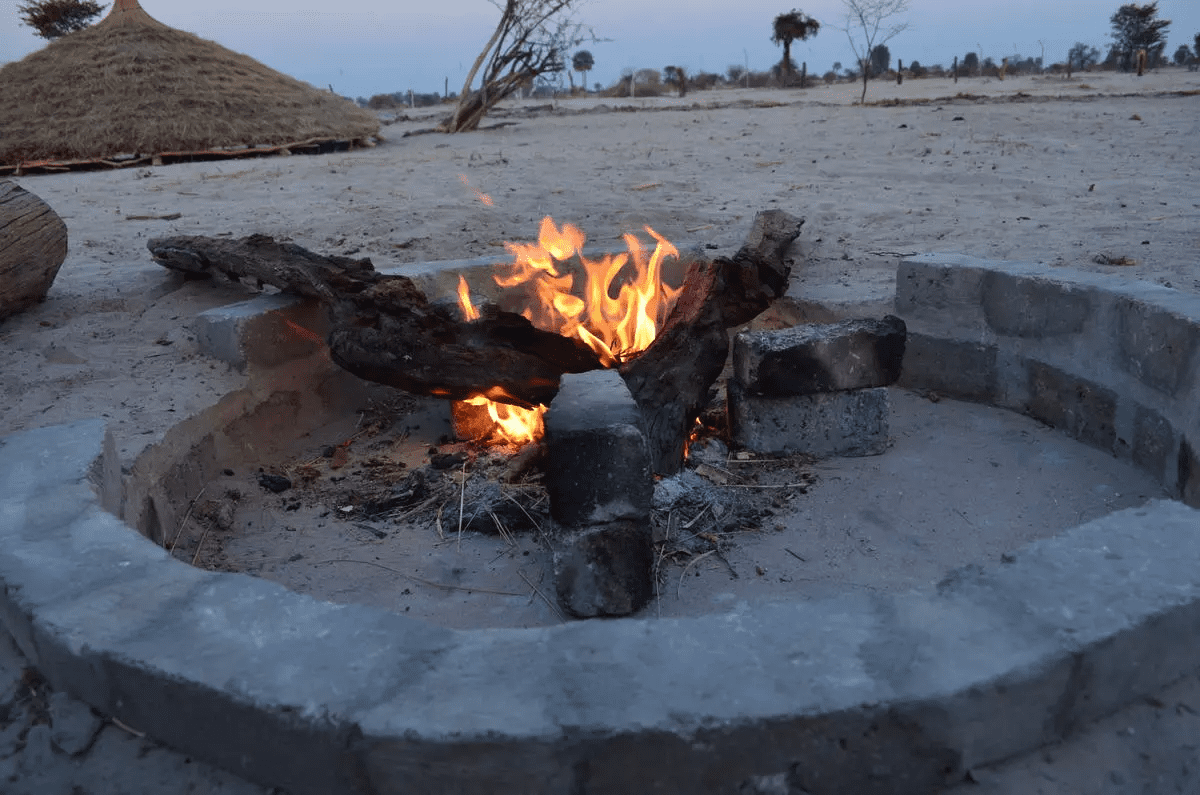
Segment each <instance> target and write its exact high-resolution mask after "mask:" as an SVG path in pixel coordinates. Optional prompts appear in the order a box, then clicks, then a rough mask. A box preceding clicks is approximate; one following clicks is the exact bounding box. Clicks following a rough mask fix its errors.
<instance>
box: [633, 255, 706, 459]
mask: <svg viewBox="0 0 1200 795" xmlns="http://www.w3.org/2000/svg"><path fill="white" fill-rule="evenodd" d="M728 262H729V260H725V263H728ZM723 270H725V264H723V263H721V262H718V261H712V262H693V263H691V264H690V265H689V266H688V270H687V277H686V278H685V279H684V282H683V291H682V292H681V293H680V294H679V297H678V298H676V299H675V307H674V308H673V309H672V310H671V314H670V315H669V316H668V318H667V322H666V323H665V324H664V325H663V328H662V329H661V330H660V331H659V333H658V336H656V337H655V338H654V342H653V343H651V345H650V347H649V348H647V349H646V350H645V351H643V352H642V353H641V354H640V355H639V356H638V357H637V358H635V359H632V360H630V361H628V362H626V363H625V364H623V365H621V375H622V376H623V377H624V378H625V383H626V385H628V386H629V391H630V392H631V393H632V394H633V399H634V400H636V401H637V404H638V408H640V409H641V412H642V423H643V426H644V430H645V432H646V443H647V445H648V446H649V448H650V469H651V470H652V471H653V472H654V473H655V474H659V475H672V474H674V473H675V472H678V471H679V467H680V465H681V464H682V462H683V451H684V445H685V444H686V443H687V438H688V435H689V434H690V433H691V430H692V425H693V424H694V423H695V421H696V417H697V416H699V414H700V411H701V409H703V408H704V405H705V404H706V403H707V402H708V390H709V387H711V386H712V384H713V382H714V381H716V380H717V376H719V375H720V374H721V368H723V367H724V366H725V358H726V356H728V354H729V335H728V334H727V333H726V331H725V316H724V314H723V313H722V311H721V301H720V294H721V287H722V285H723V284H724V281H725V280H724V278H723V275H724V274H723Z"/></svg>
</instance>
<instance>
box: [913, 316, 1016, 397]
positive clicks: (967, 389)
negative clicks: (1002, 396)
mask: <svg viewBox="0 0 1200 795" xmlns="http://www.w3.org/2000/svg"><path fill="white" fill-rule="evenodd" d="M996 353H997V351H996V346H994V345H987V344H984V343H980V342H970V341H967V340H958V339H947V338H944V337H939V336H934V335H931V334H923V333H917V332H913V331H912V330H910V331H909V332H908V343H907V346H906V349H905V353H904V365H903V369H902V370H901V373H900V381H899V383H900V385H901V386H904V387H908V388H909V389H924V390H932V391H934V392H937V393H938V394H941V395H946V396H948V397H955V398H962V399H964V400H975V401H981V402H990V401H992V400H993V399H995V397H996V394H997V391H998V388H997V383H996V377H997V370H996Z"/></svg>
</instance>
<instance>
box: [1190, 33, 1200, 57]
mask: <svg viewBox="0 0 1200 795" xmlns="http://www.w3.org/2000/svg"><path fill="white" fill-rule="evenodd" d="M1192 52H1193V53H1195V55H1196V58H1198V59H1200V33H1197V34H1196V37H1195V38H1194V39H1193V40H1192Z"/></svg>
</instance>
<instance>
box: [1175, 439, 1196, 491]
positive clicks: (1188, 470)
mask: <svg viewBox="0 0 1200 795" xmlns="http://www.w3.org/2000/svg"><path fill="white" fill-rule="evenodd" d="M1175 471H1176V475H1175V482H1176V483H1177V484H1179V485H1178V493H1179V498H1180V499H1181V500H1183V501H1184V502H1185V503H1186V504H1188V505H1190V506H1192V507H1193V508H1200V455H1197V454H1196V447H1195V444H1194V441H1193V440H1191V439H1189V438H1187V437H1184V438H1182V439H1180V440H1179V456H1178V458H1177V459H1176V464H1175Z"/></svg>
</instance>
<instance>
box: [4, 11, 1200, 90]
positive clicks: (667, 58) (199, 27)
mask: <svg viewBox="0 0 1200 795" xmlns="http://www.w3.org/2000/svg"><path fill="white" fill-rule="evenodd" d="M140 1H141V5H142V8H144V9H145V10H146V11H147V12H148V13H149V14H150V15H151V16H153V17H155V18H156V19H158V20H159V21H161V22H164V23H166V24H168V25H171V26H172V27H175V28H179V29H181V30H186V31H189V32H192V33H195V34H197V35H199V36H201V37H203V38H206V39H211V40H213V41H215V42H217V43H218V44H221V45H223V46H225V47H228V48H230V49H232V50H237V51H239V52H243V53H246V54H247V55H250V56H251V57H253V58H256V59H257V60H259V61H262V62H263V63H265V64H266V65H268V66H270V67H272V68H273V69H276V70H278V71H280V72H284V73H286V74H289V75H292V76H293V77H297V78H299V79H301V80H304V81H307V82H309V83H312V84H313V85H316V86H319V87H321V88H327V87H330V86H332V87H333V89H334V91H336V92H337V93H339V94H342V95H344V96H349V97H370V96H371V95H373V94H386V93H392V92H396V91H400V92H406V91H409V90H413V91H417V92H422V93H430V92H441V91H443V90H444V88H445V86H446V85H447V84H448V85H449V88H450V91H458V90H460V89H461V88H462V83H463V80H464V79H465V78H466V75H467V72H468V70H469V69H470V67H471V63H472V62H473V61H474V59H475V57H476V56H477V55H478V54H479V50H480V49H481V48H482V47H483V45H484V44H485V43H486V42H487V40H488V38H489V37H490V35H491V33H492V31H493V30H494V29H495V26H496V22H497V21H498V20H499V18H500V11H499V9H498V8H497V6H496V5H494V4H493V3H492V2H490V1H489V0H438V1H437V2H427V1H426V0H399V2H397V0H338V2H336V3H318V2H314V0H255V2H252V3H247V2H246V0H205V2H203V3H196V2H184V0H140ZM101 2H102V3H103V4H104V5H105V8H106V10H107V8H108V7H109V4H110V3H111V0H109V1H108V2H105V1H104V0H101ZM793 3H796V0H783V2H779V1H778V0H738V2H735V3H730V2H728V0H719V1H718V0H687V1H686V2H685V1H683V0H654V2H647V1H646V0H580V2H578V3H577V9H576V19H577V20H578V21H579V22H580V23H582V24H583V25H585V26H586V27H589V28H591V30H592V31H593V32H594V33H595V36H596V37H597V38H599V39H603V41H597V42H592V43H588V44H584V45H581V47H580V49H587V50H589V51H590V52H591V53H592V55H593V57H594V59H595V68H594V69H593V70H592V71H591V72H590V73H589V74H588V78H587V79H588V83H589V84H593V83H601V84H602V85H605V86H608V85H611V84H612V83H613V82H614V81H616V80H617V79H618V78H619V77H620V76H621V74H622V73H623V72H627V71H628V70H632V69H642V68H656V69H662V68H663V67H664V66H667V65H668V64H670V65H676V66H682V67H684V68H685V69H687V71H688V72H689V73H695V72H698V71H708V72H717V73H719V74H724V73H725V72H726V70H727V69H728V68H729V66H730V65H733V64H738V65H746V64H748V65H749V67H750V69H752V70H756V71H761V70H766V69H769V68H770V66H771V65H772V64H774V63H777V62H778V61H779V59H780V57H781V55H782V50H781V48H780V47H779V46H777V45H775V44H773V43H772V42H771V23H772V21H773V20H774V18H775V16H776V15H778V14H780V13H784V12H787V11H790V10H792V9H793V8H799V9H800V10H801V11H803V12H804V13H806V14H808V15H809V16H811V17H814V18H815V19H817V20H818V21H819V22H821V23H822V27H821V30H820V31H819V33H818V34H817V35H816V36H815V37H814V38H812V39H810V40H808V41H803V42H795V43H793V45H792V58H793V59H794V60H795V61H796V63H801V62H807V64H808V71H809V72H810V73H818V74H820V73H824V72H825V71H826V70H828V69H829V68H830V67H831V66H832V65H833V63H834V62H839V61H840V62H841V63H842V64H845V65H849V64H851V63H852V62H853V61H854V54H853V51H852V50H851V48H850V44H849V42H848V40H847V36H846V33H844V32H842V31H841V30H838V29H837V28H839V27H844V26H845V7H844V5H843V4H842V2H841V0H810V1H809V2H806V3H805V2H801V3H798V4H796V5H793ZM1120 5H1121V2H1120V0H909V10H908V11H906V12H904V13H903V14H902V15H900V16H898V17H895V18H894V21H895V22H897V23H907V24H908V28H907V30H905V31H904V32H902V33H900V34H899V35H897V36H896V37H895V38H893V39H892V40H890V41H889V42H888V45H887V46H888V49H889V51H890V52H891V55H892V58H893V61H894V59H896V58H901V59H903V60H904V62H905V63H906V64H907V63H911V62H912V61H914V60H916V61H919V62H920V63H922V64H924V65H933V64H942V65H943V66H947V67H948V66H949V65H950V63H951V62H952V60H953V59H954V56H955V55H958V56H959V57H960V58H961V57H962V56H963V55H964V54H966V53H967V52H976V53H978V54H979V55H980V57H981V58H986V57H992V58H994V59H995V60H996V61H997V62H999V60H1000V58H1001V57H1005V56H1012V55H1016V54H1020V55H1022V56H1026V57H1029V56H1032V57H1039V56H1042V55H1043V53H1044V59H1045V63H1047V64H1050V63H1053V62H1056V61H1062V60H1065V56H1066V52H1067V50H1068V49H1069V48H1070V47H1071V45H1072V44H1074V43H1075V42H1077V41H1081V42H1084V43H1086V44H1089V45H1091V46H1094V47H1096V48H1097V49H1099V50H1101V51H1102V52H1103V51H1104V50H1106V49H1107V46H1108V44H1109V43H1110V42H1111V35H1110V34H1111V31H1112V27H1111V24H1110V22H1109V18H1110V17H1111V16H1112V14H1113V12H1115V11H1116V10H1117V8H1118V7H1119V6H1120ZM16 6H17V2H16V0H0V64H3V63H6V62H8V61H15V60H18V59H20V58H22V57H24V56H25V55H26V54H28V53H30V52H33V51H34V50H36V49H39V48H40V47H42V46H44V44H45V41H44V40H43V39H40V38H38V37H37V36H35V35H34V34H33V32H32V29H31V28H29V27H27V26H25V25H23V24H22V23H21V21H20V18H19V16H18V13H17V10H16ZM1158 7H1159V18H1160V19H1170V20H1171V21H1172V24H1171V27H1170V28H1169V29H1168V32H1167V50H1166V54H1167V55H1168V57H1169V56H1170V55H1171V54H1173V53H1174V52H1175V50H1176V49H1177V48H1178V46H1179V45H1180V44H1188V45H1189V46H1191V45H1192V41H1193V37H1194V36H1195V34H1196V33H1200V0H1159V4H1158ZM575 76H576V77H578V75H575Z"/></svg>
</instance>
